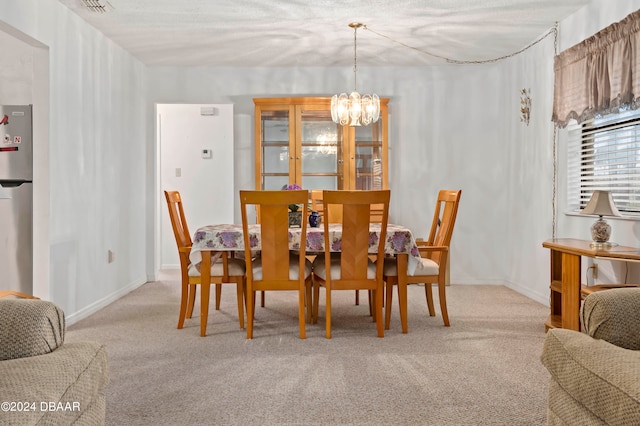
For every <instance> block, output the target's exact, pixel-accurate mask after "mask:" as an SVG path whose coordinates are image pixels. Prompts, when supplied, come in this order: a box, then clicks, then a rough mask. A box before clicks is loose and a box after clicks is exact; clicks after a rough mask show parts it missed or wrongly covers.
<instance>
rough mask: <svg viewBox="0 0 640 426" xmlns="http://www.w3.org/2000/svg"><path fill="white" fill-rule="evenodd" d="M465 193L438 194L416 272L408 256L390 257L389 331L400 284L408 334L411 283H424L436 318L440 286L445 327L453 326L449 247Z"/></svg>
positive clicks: (387, 273)
mask: <svg viewBox="0 0 640 426" xmlns="http://www.w3.org/2000/svg"><path fill="white" fill-rule="evenodd" d="M461 194H462V190H446V189H443V190H441V191H440V192H439V193H438V200H437V203H436V207H435V211H434V213H433V221H432V222H431V230H430V232H429V238H428V240H427V241H417V243H418V249H419V251H420V256H421V259H420V262H419V263H418V266H417V267H416V270H415V271H411V272H409V271H408V270H407V264H406V263H407V262H406V256H404V257H397V258H396V259H393V258H386V259H385V264H384V282H385V290H386V305H385V328H386V329H389V325H390V321H391V301H392V294H393V285H394V284H397V285H398V300H399V306H400V321H401V323H402V332H403V333H407V332H408V327H407V284H419V283H424V285H425V286H424V290H425V296H426V298H427V307H428V308H429V315H430V316H432V317H433V316H435V309H434V306H433V294H432V291H431V290H432V289H431V287H432V285H433V284H438V297H439V299H440V310H441V312H442V319H443V321H444V325H445V326H447V327H449V314H448V312H447V299H446V285H445V284H446V282H445V281H446V271H447V262H448V260H449V244H450V243H451V236H452V234H453V227H454V225H455V223H456V216H457V214H458V205H459V204H460V196H461Z"/></svg>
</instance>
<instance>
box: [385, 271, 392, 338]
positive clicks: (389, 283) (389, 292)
mask: <svg viewBox="0 0 640 426" xmlns="http://www.w3.org/2000/svg"><path fill="white" fill-rule="evenodd" d="M384 289H385V292H386V294H385V299H386V300H385V305H384V329H385V330H389V326H390V325H391V301H392V300H393V279H392V278H390V277H385V280H384Z"/></svg>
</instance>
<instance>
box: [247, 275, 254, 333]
mask: <svg viewBox="0 0 640 426" xmlns="http://www.w3.org/2000/svg"><path fill="white" fill-rule="evenodd" d="M247 297H248V300H247V339H253V311H254V309H255V306H256V300H255V299H256V292H255V291H253V288H252V286H251V285H249V288H247Z"/></svg>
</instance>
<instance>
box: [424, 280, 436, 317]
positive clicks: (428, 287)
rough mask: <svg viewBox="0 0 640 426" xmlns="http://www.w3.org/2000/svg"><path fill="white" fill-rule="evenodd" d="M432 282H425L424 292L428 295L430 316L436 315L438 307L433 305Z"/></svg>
mask: <svg viewBox="0 0 640 426" xmlns="http://www.w3.org/2000/svg"><path fill="white" fill-rule="evenodd" d="M432 285H433V284H432V283H424V294H425V296H426V297H427V307H428V308H429V316H432V317H435V316H436V309H435V307H434V306H433V292H432V291H431V286H432Z"/></svg>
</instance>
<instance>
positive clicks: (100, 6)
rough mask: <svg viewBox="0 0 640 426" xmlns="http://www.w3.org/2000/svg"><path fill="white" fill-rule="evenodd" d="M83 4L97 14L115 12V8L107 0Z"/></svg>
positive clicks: (90, 0)
mask: <svg viewBox="0 0 640 426" xmlns="http://www.w3.org/2000/svg"><path fill="white" fill-rule="evenodd" d="M82 4H83V5H84V6H85V7H86V8H87V9H89V10H90V11H91V12H95V13H105V12H109V11H111V10H113V6H111V3H109V2H108V1H107V0H82Z"/></svg>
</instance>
